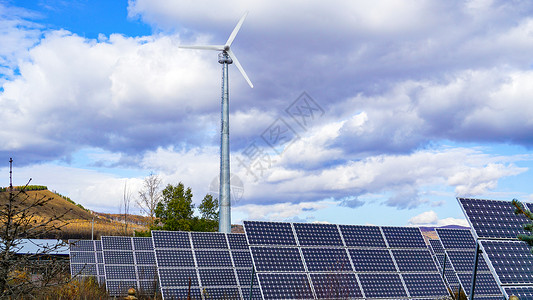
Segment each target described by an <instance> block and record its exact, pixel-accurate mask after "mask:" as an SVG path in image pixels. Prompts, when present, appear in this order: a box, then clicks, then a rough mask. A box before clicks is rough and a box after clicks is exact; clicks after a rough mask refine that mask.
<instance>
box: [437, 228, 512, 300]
mask: <svg viewBox="0 0 533 300" xmlns="http://www.w3.org/2000/svg"><path fill="white" fill-rule="evenodd" d="M435 231H436V233H437V236H438V237H439V240H440V241H441V244H442V246H443V249H444V251H445V252H446V256H447V257H448V259H447V260H446V261H447V264H448V265H447V268H448V267H449V268H450V269H451V270H453V271H454V272H455V274H456V278H457V279H458V281H459V283H460V285H461V288H462V290H463V291H464V293H465V295H467V296H468V295H469V294H470V289H471V285H472V271H473V269H474V255H475V250H476V241H475V240H474V236H473V235H472V232H471V231H470V230H468V229H450V228H436V229H435ZM452 280H453V279H452ZM450 281H451V280H450ZM455 291H457V290H455ZM476 295H478V296H480V297H491V296H493V297H499V298H500V299H501V298H502V297H503V294H502V293H501V291H500V290H499V287H498V284H497V282H496V281H495V280H494V278H493V277H492V274H491V272H490V270H489V268H488V265H487V263H486V261H485V259H484V258H483V257H479V261H478V269H477V272H476V289H475V290H474V296H476ZM476 298H477V297H476Z"/></svg>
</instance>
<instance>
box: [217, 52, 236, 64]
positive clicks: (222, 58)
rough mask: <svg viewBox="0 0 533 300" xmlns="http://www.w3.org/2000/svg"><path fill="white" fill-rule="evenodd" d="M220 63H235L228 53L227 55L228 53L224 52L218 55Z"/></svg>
mask: <svg viewBox="0 0 533 300" xmlns="http://www.w3.org/2000/svg"><path fill="white" fill-rule="evenodd" d="M218 63H220V64H228V65H229V64H232V63H233V60H232V59H231V57H229V55H228V53H226V51H223V52H221V53H219V54H218Z"/></svg>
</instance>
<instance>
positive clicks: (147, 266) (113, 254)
mask: <svg viewBox="0 0 533 300" xmlns="http://www.w3.org/2000/svg"><path fill="white" fill-rule="evenodd" d="M102 250H103V260H104V271H105V280H106V288H107V291H108V293H109V294H110V295H111V296H121V295H126V294H127V291H128V289H129V288H135V289H136V290H137V292H138V293H139V294H144V295H146V294H149V295H152V294H153V293H154V292H155V291H156V289H157V286H158V284H157V281H158V280H157V278H158V276H157V269H156V263H155V256H154V249H153V243H152V238H150V237H123V236H103V237H102ZM132 283H133V285H132Z"/></svg>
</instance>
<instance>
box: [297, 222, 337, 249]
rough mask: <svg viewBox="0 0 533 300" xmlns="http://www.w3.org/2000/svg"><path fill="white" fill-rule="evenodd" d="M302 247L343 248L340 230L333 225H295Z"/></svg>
mask: <svg viewBox="0 0 533 300" xmlns="http://www.w3.org/2000/svg"><path fill="white" fill-rule="evenodd" d="M294 230H295V231H296V236H297V237H298V242H299V244H300V246H343V243H342V239H341V235H340V233H339V229H338V228H337V226H336V225H333V224H305V223H294Z"/></svg>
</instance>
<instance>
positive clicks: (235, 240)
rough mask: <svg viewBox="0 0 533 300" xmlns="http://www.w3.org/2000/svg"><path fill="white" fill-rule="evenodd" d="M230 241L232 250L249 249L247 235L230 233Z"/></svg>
mask: <svg viewBox="0 0 533 300" xmlns="http://www.w3.org/2000/svg"><path fill="white" fill-rule="evenodd" d="M227 236H228V242H229V247H230V249H231V250H247V251H249V250H250V249H249V247H248V242H247V241H246V235H244V234H240V233H228V234H227Z"/></svg>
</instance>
